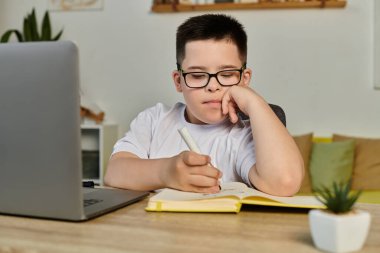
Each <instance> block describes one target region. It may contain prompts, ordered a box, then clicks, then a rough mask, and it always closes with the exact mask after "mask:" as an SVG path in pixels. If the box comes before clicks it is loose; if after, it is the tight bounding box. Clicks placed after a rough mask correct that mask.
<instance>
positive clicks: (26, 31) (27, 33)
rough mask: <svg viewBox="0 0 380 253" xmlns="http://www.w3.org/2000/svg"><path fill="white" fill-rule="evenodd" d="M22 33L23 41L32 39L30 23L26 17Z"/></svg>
mask: <svg viewBox="0 0 380 253" xmlns="http://www.w3.org/2000/svg"><path fill="white" fill-rule="evenodd" d="M23 33H24V39H25V41H31V40H32V34H31V32H30V23H29V19H28V18H24V25H23Z"/></svg>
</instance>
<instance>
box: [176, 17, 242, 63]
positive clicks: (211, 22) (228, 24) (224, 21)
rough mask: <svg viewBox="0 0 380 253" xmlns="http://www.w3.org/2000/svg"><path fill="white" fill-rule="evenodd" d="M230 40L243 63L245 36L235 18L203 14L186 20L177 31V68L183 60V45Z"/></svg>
mask: <svg viewBox="0 0 380 253" xmlns="http://www.w3.org/2000/svg"><path fill="white" fill-rule="evenodd" d="M208 39H214V40H223V39H229V40H231V41H232V42H233V43H234V44H235V45H236V46H237V48H238V50H239V56H240V58H241V60H242V61H243V63H246V60H247V34H246V33H245V31H244V27H243V25H242V24H240V23H239V22H238V21H237V20H236V19H235V18H233V17H231V16H227V15H224V14H204V15H200V16H195V17H191V18H189V19H187V20H186V21H185V22H184V23H183V24H181V25H180V26H179V27H178V29H177V41H176V48H177V51H176V53H177V55H176V58H177V66H180V64H181V63H182V61H183V59H184V58H185V45H186V43H187V42H190V41H196V40H208Z"/></svg>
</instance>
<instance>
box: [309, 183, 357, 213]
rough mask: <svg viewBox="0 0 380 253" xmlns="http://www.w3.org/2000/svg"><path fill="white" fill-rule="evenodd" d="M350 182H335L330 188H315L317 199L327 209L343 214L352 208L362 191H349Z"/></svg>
mask: <svg viewBox="0 0 380 253" xmlns="http://www.w3.org/2000/svg"><path fill="white" fill-rule="evenodd" d="M350 185H351V183H350V182H347V183H340V184H338V183H336V182H334V183H333V185H332V188H327V187H322V188H319V189H317V190H316V197H317V199H318V200H319V201H320V202H322V203H323V204H324V205H325V206H326V208H327V210H329V211H331V212H333V213H335V214H343V213H347V212H349V211H351V210H352V208H353V205H354V204H355V202H356V201H357V200H358V198H359V196H360V194H361V193H362V191H361V190H360V191H357V192H352V191H350V190H351V189H350Z"/></svg>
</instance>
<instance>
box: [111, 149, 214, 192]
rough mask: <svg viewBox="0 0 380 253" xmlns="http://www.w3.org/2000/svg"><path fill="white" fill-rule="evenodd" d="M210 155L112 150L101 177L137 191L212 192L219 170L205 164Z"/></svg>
mask: <svg viewBox="0 0 380 253" xmlns="http://www.w3.org/2000/svg"><path fill="white" fill-rule="evenodd" d="M209 162H210V157H208V156H205V155H199V154H197V153H195V152H191V151H184V152H182V153H180V154H178V155H176V156H173V157H170V158H162V159H141V158H139V157H138V156H136V155H135V154H133V153H130V152H118V153H116V154H114V155H113V156H112V157H111V159H110V161H109V163H108V167H107V172H106V175H105V178H104V182H105V184H106V185H109V186H112V187H117V188H126V189H133V190H141V191H150V190H156V189H160V188H165V187H168V188H174V189H178V190H183V191H192V192H204V193H216V192H218V191H219V181H218V179H219V178H220V177H221V172H220V171H219V170H217V169H216V168H214V167H211V166H209V165H208V163H209Z"/></svg>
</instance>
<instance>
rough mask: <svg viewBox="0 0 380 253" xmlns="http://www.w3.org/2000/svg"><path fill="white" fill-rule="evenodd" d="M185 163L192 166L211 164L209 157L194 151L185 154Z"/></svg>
mask: <svg viewBox="0 0 380 253" xmlns="http://www.w3.org/2000/svg"><path fill="white" fill-rule="evenodd" d="M183 161H184V162H185V163H186V164H187V165H190V166H201V165H206V164H208V163H209V162H210V157H209V156H207V155H200V154H198V153H195V152H193V151H185V152H183Z"/></svg>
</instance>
